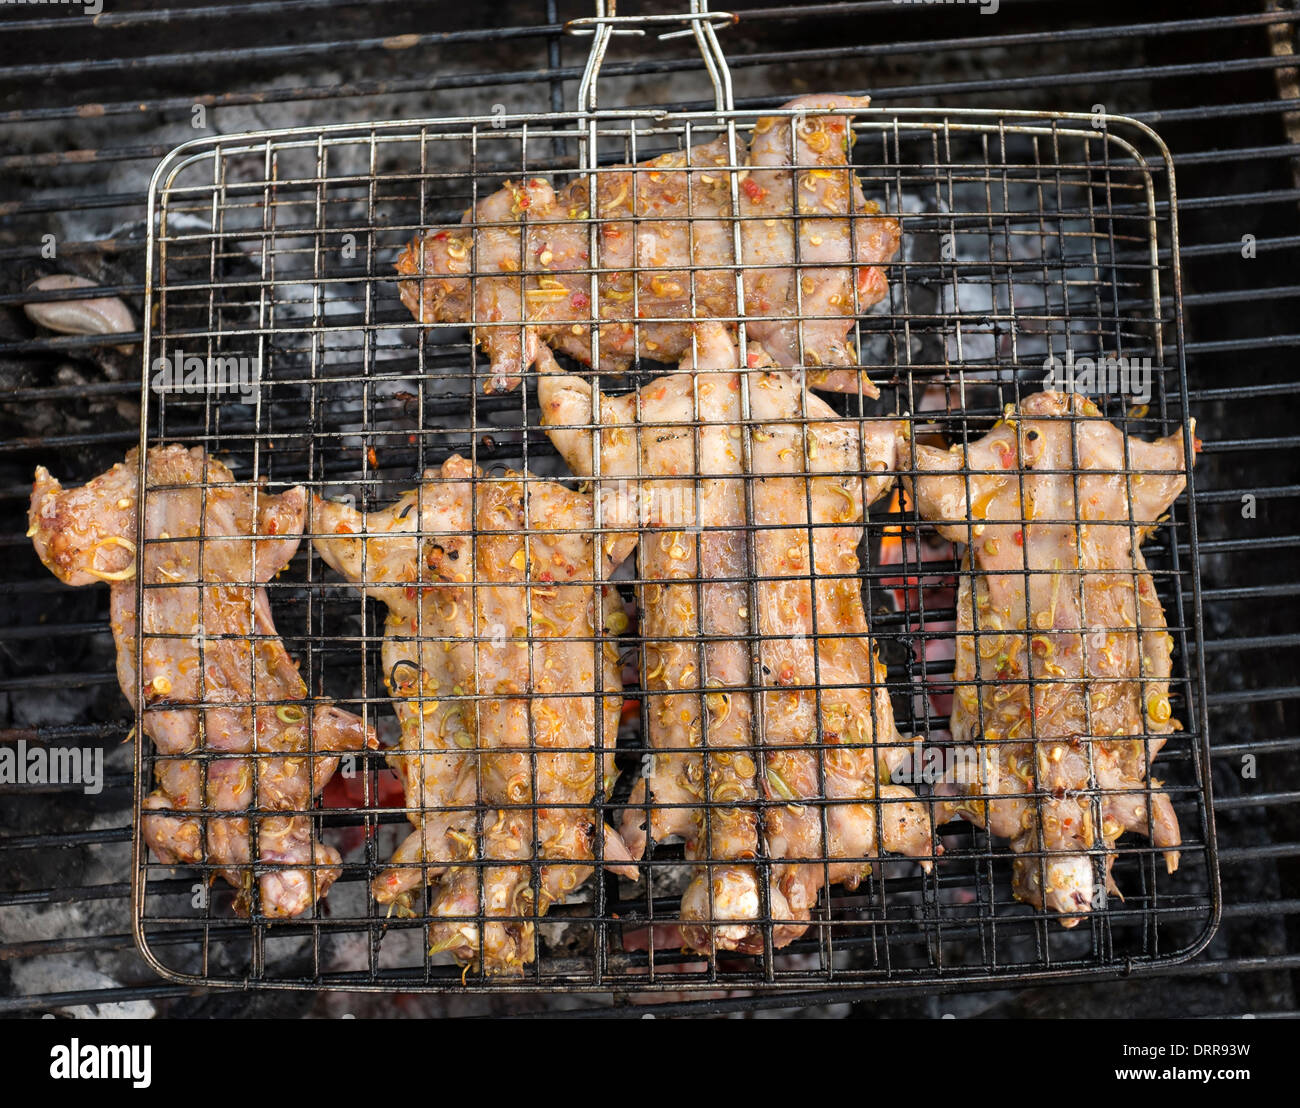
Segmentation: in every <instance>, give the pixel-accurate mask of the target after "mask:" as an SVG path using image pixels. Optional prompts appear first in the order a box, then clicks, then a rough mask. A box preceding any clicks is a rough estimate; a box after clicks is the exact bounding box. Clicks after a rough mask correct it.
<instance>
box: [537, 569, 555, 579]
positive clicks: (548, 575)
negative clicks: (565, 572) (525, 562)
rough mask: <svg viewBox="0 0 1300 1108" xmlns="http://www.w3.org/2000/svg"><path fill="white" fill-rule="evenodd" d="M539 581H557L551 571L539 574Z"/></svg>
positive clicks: (547, 570)
mask: <svg viewBox="0 0 1300 1108" xmlns="http://www.w3.org/2000/svg"><path fill="white" fill-rule="evenodd" d="M537 580H539V581H554V580H555V574H553V573H552V572H551V571H550V570H549V569H546V570H543V571H542V572H541V573H539V574H538V575H537Z"/></svg>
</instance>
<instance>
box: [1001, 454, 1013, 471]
mask: <svg viewBox="0 0 1300 1108" xmlns="http://www.w3.org/2000/svg"><path fill="white" fill-rule="evenodd" d="M1001 459H1002V468H1003V469H1012V468H1013V467H1014V466H1015V464H1016V454H1015V451H1014V450H1010V449H1007V450H1003V451H1002V454H1001Z"/></svg>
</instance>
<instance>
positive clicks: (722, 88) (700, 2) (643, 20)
mask: <svg viewBox="0 0 1300 1108" xmlns="http://www.w3.org/2000/svg"><path fill="white" fill-rule="evenodd" d="M617 3H618V0H596V14H595V15H594V16H585V17H584V18H582V19H571V20H569V22H568V23H566V24H565V25H564V29H565V31H567V32H568V33H569V34H571V35H591V36H592V40H591V52H590V53H589V54H588V55H587V65H586V68H585V69H584V70H583V72H582V83H581V84H580V85H579V86H578V108H579V109H580V110H581V111H595V110H596V81H597V78H598V77H599V75H600V67H601V64H602V63H603V62H604V60H605V51H606V50H608V49H609V41H610V39H611V38H612V37H613V36H614V35H644V34H645V33H646V30H647V29H648V28H649V27H654V26H659V25H663V24H672V23H685V24H687V26H685V27H682V28H680V29H678V30H675V31H665V32H664V33H663V34H661V35H659V36H658V38H659V39H660V40H661V41H663V40H666V39H671V38H681V37H683V36H685V35H694V36H695V41H696V43H697V44H698V45H699V48H700V55H701V57H703V58H704V66H705V68H706V69H707V70H708V73H709V79H710V80H711V81H712V82H713V98H714V102H715V104H716V105H717V108H718V110H719V111H728V112H729V111H731V110H733V108H734V107H735V101H734V99H733V97H732V91H731V70H730V68H728V66H727V58H726V55H725V54H723V52H722V45H721V43H719V42H718V34H717V28H718V27H726V26H730V25H731V24H733V23H735V22H737V18H738V17H737V16H736V15H734V14H733V13H732V12H711V11H709V0H691V7H690V11H686V12H680V13H676V12H672V13H664V14H659V15H618V14H617V13H616V10H615V9H616V7H617Z"/></svg>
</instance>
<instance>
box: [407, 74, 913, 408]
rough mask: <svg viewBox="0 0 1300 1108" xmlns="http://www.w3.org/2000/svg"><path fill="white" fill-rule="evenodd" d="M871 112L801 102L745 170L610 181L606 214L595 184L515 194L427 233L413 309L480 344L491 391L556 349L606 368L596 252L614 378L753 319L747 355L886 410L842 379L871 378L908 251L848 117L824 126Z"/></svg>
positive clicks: (494, 198)
mask: <svg viewBox="0 0 1300 1108" xmlns="http://www.w3.org/2000/svg"><path fill="white" fill-rule="evenodd" d="M868 103H869V101H868V99H867V98H866V97H854V96H835V95H818V96H805V97H801V98H800V99H797V100H793V101H791V102H790V103H788V104H786V105H785V106H784V110H792V111H795V112H798V113H801V114H798V115H795V116H793V117H777V116H769V117H765V118H762V119H760V120H759V121H758V122H757V124H756V125H755V127H754V136H753V146H752V149H751V150H749V151H747V150H746V149H745V144H744V140H743V139H742V138H740V137H739V136H738V137H737V140H736V147H737V148H736V154H735V157H736V161H734V162H733V161H732V158H731V156H730V153H729V146H728V139H727V136H726V135H720V136H718V137H717V138H715V139H713V140H712V141H710V142H707V143H704V144H702V145H700V146H695V147H692V148H691V149H690V150H689V151H675V152H672V153H668V154H664V155H662V156H660V157H658V158H654V159H652V160H651V161H648V162H644V163H641V164H639V165H636V166H626V165H625V166H611V167H609V168H606V169H603V170H601V171H600V172H599V173H598V174H597V178H596V199H595V203H594V204H593V202H592V200H591V197H590V194H589V191H590V176H589V175H581V176H578V177H576V178H575V179H574V180H573V181H572V182H571V183H570V184H569V185H567V186H566V187H564V188H562V189H559V190H558V191H557V190H556V189H554V188H553V187H552V186H551V185H550V184H548V183H547V182H546V181H543V180H541V179H539V178H527V179H523V180H519V181H510V182H507V183H506V185H505V186H504V187H503V188H501V189H500V190H499V191H497V192H495V193H493V194H492V195H491V196H489V197H487V198H486V199H484V200H482V201H480V202H479V204H478V205H477V207H476V208H473V209H470V210H469V211H467V212H466V213H465V215H464V217H463V218H462V220H461V225H460V226H459V227H444V228H438V229H434V230H430V231H427V232H425V233H424V234H422V235H420V236H418V237H417V238H416V239H415V240H414V241H413V242H412V243H411V244H410V245H409V246H408V247H407V248H406V250H405V251H404V252H403V253H402V255H401V257H400V258H399V259H398V263H397V269H398V272H399V273H400V274H401V275H402V276H403V277H405V278H409V279H408V280H404V281H402V282H401V284H400V290H401V297H402V302H403V303H404V304H405V305H406V306H407V307H408V308H409V309H410V311H411V312H412V314H413V315H414V316H415V317H416V319H418V320H419V321H420V322H422V323H467V324H471V325H473V326H474V327H475V328H476V332H475V333H476V337H477V340H478V342H480V343H481V344H482V346H483V348H484V349H485V350H486V351H487V352H488V356H489V358H490V360H491V372H492V377H491V379H490V380H489V381H488V383H487V385H486V386H485V387H486V389H487V391H489V392H491V391H500V390H503V389H511V388H514V387H515V386H516V385H517V384H518V382H519V380H520V377H521V375H522V374H523V373H525V372H527V371H528V370H529V369H530V368H531V367H532V366H533V365H534V363H535V362H536V360H537V356H538V350H539V348H540V346H541V345H542V344H543V343H545V344H549V345H550V346H551V347H553V348H554V349H555V350H557V351H562V352H564V353H566V354H569V355H572V356H573V357H575V358H577V359H578V360H579V361H582V362H584V363H586V364H588V365H590V364H592V348H593V338H592V334H591V330H592V328H591V324H592V320H593V317H595V313H594V310H593V308H592V305H591V291H592V289H591V269H592V264H593V254H592V248H593V239H594V243H595V249H596V251H597V253H596V255H594V258H595V262H596V265H597V267H598V269H599V280H598V293H599V316H598V317H595V318H598V319H599V320H600V327H599V351H600V368H601V371H602V372H605V373H612V372H619V371H621V370H623V369H625V368H626V367H627V366H628V364H629V363H630V362H631V360H632V358H633V357H634V356H636V355H638V354H640V355H641V356H644V357H647V358H650V359H653V360H655V361H662V362H678V361H680V360H681V359H682V358H684V357H686V356H687V354H688V353H689V351H690V348H691V334H692V324H693V323H694V321H695V320H699V319H706V318H712V319H721V320H724V321H735V320H736V319H738V318H742V317H743V318H744V319H745V327H746V332H747V334H748V336H749V338H751V339H752V340H754V341H756V342H761V343H762V344H763V345H764V346H765V347H766V348H767V351H768V353H769V355H771V356H772V357H773V358H775V360H776V361H777V363H778V364H779V365H782V366H788V367H796V366H802V367H806V368H807V369H808V371H809V372H808V381H809V384H810V385H812V386H813V387H815V388H823V389H834V390H838V391H847V392H857V391H858V390H859V388H861V390H862V391H863V392H864V393H865V394H866V395H868V396H875V395H877V392H876V389H875V386H874V385H872V383H871V382H870V380H868V379H867V376H866V374H865V373H863V372H861V371H859V370H857V369H842V368H835V367H845V366H854V365H855V364H856V362H857V353H856V352H855V351H854V349H853V347H852V345H851V344H850V343H849V342H848V340H847V336H848V333H849V332H850V331H851V330H852V329H853V326H854V321H855V320H856V318H857V317H858V316H859V315H861V314H862V313H863V312H865V311H866V310H867V309H868V308H869V307H871V306H872V305H873V304H875V303H877V302H878V301H880V300H881V299H883V298H884V296H885V294H886V292H887V284H886V280H885V275H884V270H883V269H882V268H881V267H882V266H883V265H884V264H885V263H886V262H888V261H889V260H890V259H891V258H892V257H893V256H894V254H895V253H896V252H897V250H898V244H899V227H898V223H897V221H896V220H894V219H892V218H888V217H884V216H879V215H878V214H877V213H878V212H879V208H878V207H877V206H876V204H875V203H873V202H871V201H868V200H867V199H866V198H865V197H864V196H863V193H862V187H861V184H860V182H859V181H858V178H857V175H856V174H855V173H854V172H853V171H852V170H850V169H849V168H847V151H848V149H849V147H851V145H852V137H851V134H850V130H849V123H850V117H849V116H847V115H827V114H824V113H826V112H829V111H834V110H837V109H841V110H842V109H857V110H862V109H864V108H866V106H867V104H868ZM733 166H734V167H735V168H734V169H732V168H731V167H733ZM733 176H734V177H735V178H736V184H737V197H738V201H737V202H738V207H737V208H736V209H735V211H736V213H738V215H739V217H740V219H741V223H740V239H741V250H742V259H743V262H744V264H745V265H746V266H753V267H754V268H746V269H745V270H744V279H743V284H744V297H745V301H744V310H743V311H739V312H738V310H737V302H736V275H737V272H738V271H737V270H736V269H735V268H734V266H735V265H736V262H737V258H736V254H735V226H736V224H735V219H734V217H733V207H732V204H733V200H732V185H733ZM795 215H798V216H799V217H800V219H799V235H798V241H797V243H796V239H795V232H794V224H795V219H794V218H792V217H793V216H795ZM692 266H697V267H700V268H698V269H695V270H693V271H692V269H691V268H690V267H692ZM714 267H716V268H714ZM726 267H733V268H726ZM692 274H693V276H692ZM634 324H635V325H634ZM728 326H729V327H730V329H731V330H732V331H733V332H734V331H735V328H736V325H735V323H734V322H729V323H728ZM801 332H802V341H801ZM801 354H802V356H801Z"/></svg>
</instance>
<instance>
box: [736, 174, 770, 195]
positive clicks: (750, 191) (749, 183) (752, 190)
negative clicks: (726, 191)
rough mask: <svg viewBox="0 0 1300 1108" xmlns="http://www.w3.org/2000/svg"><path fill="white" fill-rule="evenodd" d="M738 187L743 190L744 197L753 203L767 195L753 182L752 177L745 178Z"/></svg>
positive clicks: (765, 191)
mask: <svg viewBox="0 0 1300 1108" xmlns="http://www.w3.org/2000/svg"><path fill="white" fill-rule="evenodd" d="M740 187H741V188H743V189H744V190H745V195H746V196H748V197H749V198H750V199H751V200H753V201H759V200H762V199H763V197H765V196H766V195H767V189H765V188H764V187H763V186H762V185H760V184H759V183H758V182H757V181H755V180H754V179H753V178H752V177H746V178H745V179H744V180H743V181H741V183H740Z"/></svg>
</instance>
